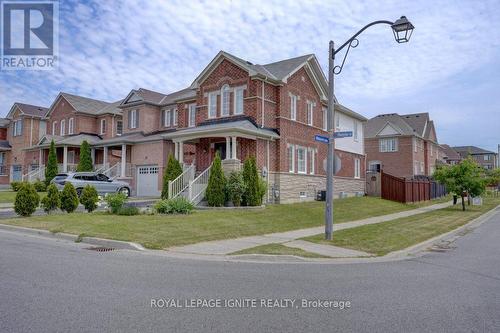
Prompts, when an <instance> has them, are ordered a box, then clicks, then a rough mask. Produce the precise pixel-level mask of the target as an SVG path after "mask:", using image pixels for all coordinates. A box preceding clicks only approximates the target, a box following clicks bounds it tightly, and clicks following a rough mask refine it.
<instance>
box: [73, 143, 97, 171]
mask: <svg viewBox="0 0 500 333" xmlns="http://www.w3.org/2000/svg"><path fill="white" fill-rule="evenodd" d="M92 170H94V164H93V163H92V156H91V151H90V145H89V143H88V142H87V141H86V140H83V142H82V144H81V145H80V161H79V162H78V166H77V167H76V171H78V172H84V171H92Z"/></svg>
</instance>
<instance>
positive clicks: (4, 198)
mask: <svg viewBox="0 0 500 333" xmlns="http://www.w3.org/2000/svg"><path fill="white" fill-rule="evenodd" d="M16 193H17V192H14V191H0V203H12V206H14V200H15V199H16ZM38 194H39V195H40V199H41V198H43V197H44V196H45V195H46V194H47V192H39V193H38Z"/></svg>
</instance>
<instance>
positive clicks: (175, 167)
mask: <svg viewBox="0 0 500 333" xmlns="http://www.w3.org/2000/svg"><path fill="white" fill-rule="evenodd" d="M181 174H182V166H181V164H180V163H179V161H177V160H176V159H175V158H174V156H173V155H172V154H170V155H168V161H167V167H166V168H165V172H164V173H163V188H162V190H161V198H162V199H168V182H169V181H172V180H174V179H175V178H177V177H179V176H180V175H181Z"/></svg>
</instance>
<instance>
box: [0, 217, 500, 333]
mask: <svg viewBox="0 0 500 333" xmlns="http://www.w3.org/2000/svg"><path fill="white" fill-rule="evenodd" d="M499 239H500V211H497V213H496V214H495V215H493V216H492V217H491V218H490V219H489V220H488V221H487V222H485V223H483V224H482V225H481V226H480V227H479V228H477V229H475V230H474V231H473V232H471V233H469V234H466V235H465V236H463V237H461V238H460V239H458V240H457V241H456V242H455V243H453V244H452V247H451V248H450V249H448V250H446V251H444V252H430V253H428V254H426V255H424V256H422V257H418V258H415V259H410V260H405V261H397V262H384V263H371V264H317V263H290V264H270V263H268V264H257V263H236V262H231V263H229V262H210V261H196V260H181V259H175V258H169V257H165V256H162V255H161V254H158V253H156V252H155V253H153V254H152V253H151V252H145V253H142V252H133V251H125V250H119V251H111V252H104V253H100V252H95V251H90V250H87V249H85V248H87V247H88V246H89V245H85V244H81V243H80V244H75V243H68V242H65V241H54V240H48V239H45V238H38V237H35V236H27V235H23V234H17V233H12V232H6V231H0V296H1V297H0V298H1V302H0V331H2V332H57V331H88V332H103V331H106V332H112V331H119V332H130V331H141V332H146V331H157V332H176V331H190V332H210V331H216V332H268V331H289V332H336V331H338V332H349V331H356V332H374V331H375V332H471V331H474V332H498V331H500V316H499V315H498V314H499V313H500V242H499V241H498V240H499ZM152 298H154V299H158V298H164V299H171V298H176V299H180V300H181V301H184V300H186V299H197V298H205V299H215V298H218V299H225V300H228V299H234V298H237V299H241V298H252V299H259V300H260V299H295V300H298V301H300V300H301V299H307V300H316V299H327V300H346V301H350V303H351V306H350V308H349V309H344V310H340V309H338V308H337V309H327V308H320V309H319V308H309V309H304V308H300V307H299V308H295V307H287V308H263V307H258V308H244V309H241V308H240V309H238V308H185V307H184V308H177V309H173V308H151V305H150V304H151V299H152Z"/></svg>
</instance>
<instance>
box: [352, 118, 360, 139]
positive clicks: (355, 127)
mask: <svg viewBox="0 0 500 333" xmlns="http://www.w3.org/2000/svg"><path fill="white" fill-rule="evenodd" d="M353 128H354V129H353V132H354V134H353V135H354V141H359V133H358V121H357V120H356V119H354V120H353Z"/></svg>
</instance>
